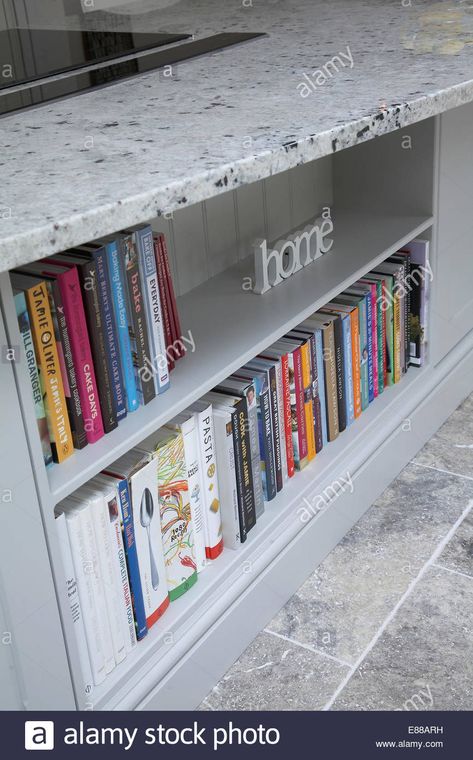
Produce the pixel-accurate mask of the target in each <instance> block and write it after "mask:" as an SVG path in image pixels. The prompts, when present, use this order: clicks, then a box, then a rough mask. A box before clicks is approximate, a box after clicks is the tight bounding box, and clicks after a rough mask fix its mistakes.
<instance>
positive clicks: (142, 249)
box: [134, 225, 169, 394]
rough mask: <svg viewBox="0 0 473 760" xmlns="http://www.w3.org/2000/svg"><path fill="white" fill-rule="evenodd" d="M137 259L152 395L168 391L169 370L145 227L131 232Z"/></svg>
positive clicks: (150, 243)
mask: <svg viewBox="0 0 473 760" xmlns="http://www.w3.org/2000/svg"><path fill="white" fill-rule="evenodd" d="M134 235H135V238H136V246H137V249H138V255H139V258H140V264H139V269H140V275H141V287H142V291H143V293H144V294H145V298H144V304H145V309H146V317H147V323H148V338H149V346H150V358H151V364H152V367H153V374H154V378H155V389H156V393H157V394H159V393H164V392H165V391H167V390H168V388H169V368H168V359H167V350H166V339H165V337H164V329H163V317H162V308H161V299H160V296H159V283H158V274H157V270H156V259H155V255H154V244H153V231H152V229H151V227H150V226H149V225H146V226H145V227H140V228H139V229H137V230H136V231H135V232H134Z"/></svg>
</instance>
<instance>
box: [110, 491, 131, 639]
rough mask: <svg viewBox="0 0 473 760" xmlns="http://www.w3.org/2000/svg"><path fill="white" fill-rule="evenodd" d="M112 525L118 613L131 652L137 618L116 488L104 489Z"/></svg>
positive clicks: (111, 536)
mask: <svg viewBox="0 0 473 760" xmlns="http://www.w3.org/2000/svg"><path fill="white" fill-rule="evenodd" d="M104 497H105V504H106V507H107V511H108V519H109V527H110V543H111V552H112V559H113V572H114V578H115V586H116V593H117V604H118V614H119V618H120V623H121V629H122V637H123V641H124V645H125V652H131V650H132V649H133V647H134V646H136V631H135V620H134V617H133V606H132V602H131V591H130V583H129V580H128V570H127V567H126V557H125V547H124V545H123V536H122V529H121V519H120V506H119V500H118V493H117V490H116V489H115V488H112V489H111V490H109V491H104Z"/></svg>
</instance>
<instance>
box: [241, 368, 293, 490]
mask: <svg viewBox="0 0 473 760" xmlns="http://www.w3.org/2000/svg"><path fill="white" fill-rule="evenodd" d="M246 366H247V367H248V368H249V369H250V370H256V371H259V370H260V371H263V372H267V373H268V388H269V398H270V403H271V430H272V435H273V450H274V469H275V473H276V490H277V491H278V492H279V491H281V490H282V488H283V484H284V475H283V466H284V461H283V454H282V447H283V445H284V437H283V436H281V424H280V420H279V394H278V382H277V372H276V364H275V363H274V362H273V361H268V360H265V359H261V358H259V357H256V358H255V359H252V361H251V362H248V364H247V365H246ZM281 423H282V421H281ZM282 424H283V423H282Z"/></svg>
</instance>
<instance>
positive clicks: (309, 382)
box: [286, 328, 316, 462]
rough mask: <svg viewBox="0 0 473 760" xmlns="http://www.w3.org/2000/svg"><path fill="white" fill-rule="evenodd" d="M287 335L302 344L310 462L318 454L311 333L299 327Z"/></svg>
mask: <svg viewBox="0 0 473 760" xmlns="http://www.w3.org/2000/svg"><path fill="white" fill-rule="evenodd" d="M286 336H287V337H288V338H289V339H290V340H296V341H298V342H299V344H300V350H301V368H302V387H303V394H304V415H305V430H306V436H307V461H308V462H310V461H311V460H312V459H313V458H314V457H315V454H316V449H315V416H316V415H315V409H314V397H313V372H312V349H311V345H310V334H309V333H307V332H305V331H304V330H299V329H298V328H296V329H294V330H291V331H290V332H289V333H287V334H286Z"/></svg>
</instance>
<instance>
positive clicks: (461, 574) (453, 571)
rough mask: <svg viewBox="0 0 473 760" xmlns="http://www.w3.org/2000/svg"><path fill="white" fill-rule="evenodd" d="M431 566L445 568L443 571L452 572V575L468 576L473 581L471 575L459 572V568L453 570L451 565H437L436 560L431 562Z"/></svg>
mask: <svg viewBox="0 0 473 760" xmlns="http://www.w3.org/2000/svg"><path fill="white" fill-rule="evenodd" d="M432 567H437V568H438V569H439V570H445V572H447V573H453V575H460V576H461V577H462V578H468V580H470V581H473V575H468V573H461V572H460V570H453V568H451V567H445V566H444V565H438V564H437V563H436V562H434V563H433V565H432Z"/></svg>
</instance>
